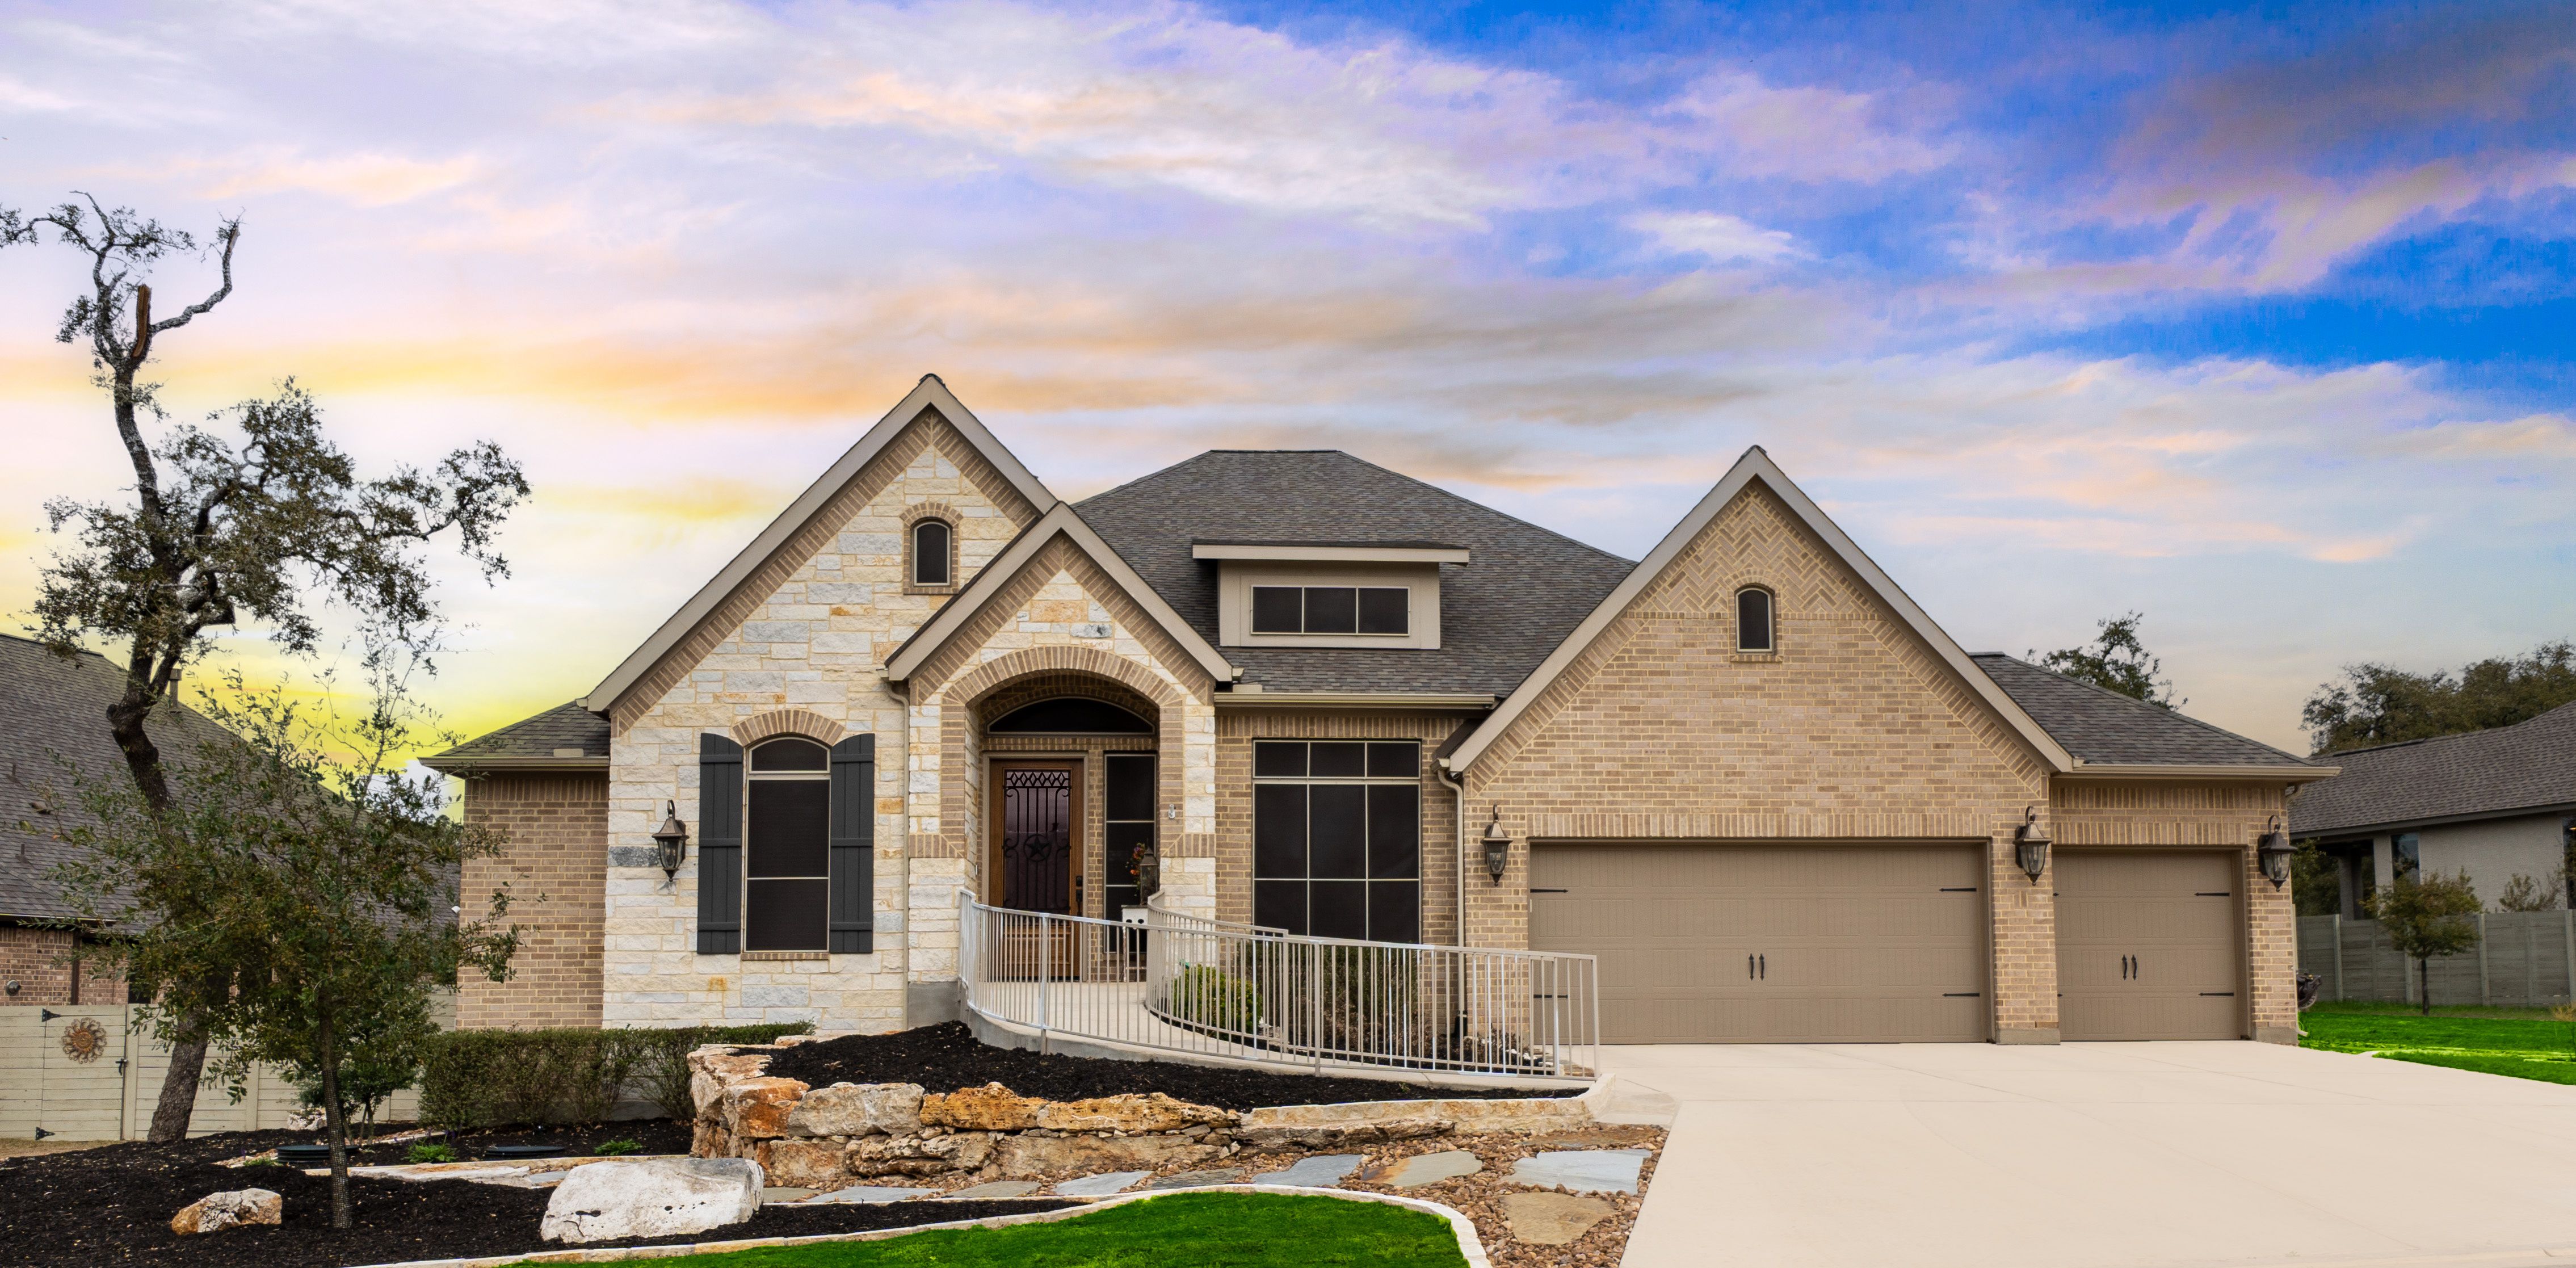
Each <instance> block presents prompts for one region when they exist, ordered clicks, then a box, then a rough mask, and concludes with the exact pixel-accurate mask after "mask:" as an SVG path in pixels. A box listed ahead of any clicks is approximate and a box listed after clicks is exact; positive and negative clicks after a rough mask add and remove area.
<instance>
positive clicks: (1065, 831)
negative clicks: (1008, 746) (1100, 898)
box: [993, 763, 1082, 915]
mask: <svg viewBox="0 0 2576 1268" xmlns="http://www.w3.org/2000/svg"><path fill="white" fill-rule="evenodd" d="M999 773H1000V775H1001V780H1002V799H1001V800H1002V804H1001V807H1000V811H1001V813H1000V815H999V822H998V823H997V824H996V827H997V829H998V830H997V832H996V840H995V842H994V851H993V853H994V859H993V872H994V875H995V877H996V878H997V879H998V880H999V881H1000V886H999V888H1000V891H1001V892H1000V905H1001V906H1004V907H1012V908H1017V909H1018V910H1021V911H1044V912H1052V913H1054V914H1056V915H1077V914H1079V913H1078V911H1077V910H1076V903H1077V899H1078V893H1077V890H1076V888H1075V886H1076V881H1077V878H1079V877H1080V876H1081V875H1082V859H1081V849H1080V845H1079V842H1078V841H1077V840H1076V837H1075V829H1074V824H1075V822H1076V816H1077V814H1078V813H1079V807H1078V805H1077V804H1076V803H1077V798H1076V796H1075V794H1074V768H1073V767H1072V766H1071V765H1069V764H1061V763H1051V764H1048V765H1044V766H1037V765H1030V766H1004V767H1001V768H1000V772H999Z"/></svg>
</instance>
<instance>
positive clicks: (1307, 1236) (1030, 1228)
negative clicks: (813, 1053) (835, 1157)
mask: <svg viewBox="0 0 2576 1268" xmlns="http://www.w3.org/2000/svg"><path fill="white" fill-rule="evenodd" d="M722 1235H723V1233H722V1230H715V1231H713V1232H710V1233H709V1234H707V1236H708V1237H710V1238H715V1237H720V1236H722ZM651 1262H652V1263H653V1264H654V1265H656V1268H660V1266H661V1265H683V1264H685V1265H692V1266H703V1268H934V1266H935V1268H1155V1266H1160V1265H1175V1264H1188V1265H1206V1266H1208V1268H1339V1266H1341V1265H1350V1266H1352V1268H1358V1266H1359V1265H1385V1266H1386V1268H1464V1266H1465V1264H1466V1262H1467V1257H1466V1255H1465V1254H1464V1253H1463V1252H1461V1251H1460V1250H1459V1249H1458V1237H1457V1234H1456V1233H1454V1232H1452V1231H1451V1229H1450V1227H1449V1221H1447V1220H1445V1219H1442V1218H1441V1217H1439V1216H1437V1215H1433V1214H1431V1213H1430V1212H1428V1211H1416V1210H1410V1209H1407V1208H1405V1207H1400V1206H1389V1205H1387V1204H1385V1203H1381V1202H1348V1201H1343V1200H1342V1199H1339V1198H1320V1197H1306V1196H1300V1195H1293V1194H1284V1193H1181V1194H1175V1195H1173V1196H1171V1197H1167V1198H1155V1199H1153V1200H1151V1201H1146V1202H1130V1203H1127V1204H1124V1205H1121V1206H1114V1207H1111V1208H1109V1209H1108V1210H1105V1211H1102V1212H1100V1213H1099V1214H1097V1215H1085V1216H1080V1217H1077V1218H1074V1219H1067V1220H1058V1221H1056V1222H1054V1223H1048V1224H1018V1225H1013V1226H1012V1227H1009V1228H972V1229H943V1230H939V1231H936V1232H928V1233H914V1234H912V1235H910V1236H906V1237H896V1238H889V1239H887V1240H884V1241H873V1242H816V1243H813V1244H810V1245H805V1246H764V1247H759V1248H756V1249H752V1250H737V1251H727V1252H724V1253H720V1254H712V1255H686V1256H681V1257H678V1258H672V1259H655V1260H652V1261H651Z"/></svg>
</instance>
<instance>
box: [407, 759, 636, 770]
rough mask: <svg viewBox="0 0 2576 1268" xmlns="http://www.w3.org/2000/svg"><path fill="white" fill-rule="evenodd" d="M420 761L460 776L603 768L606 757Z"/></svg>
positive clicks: (606, 766)
mask: <svg viewBox="0 0 2576 1268" xmlns="http://www.w3.org/2000/svg"><path fill="white" fill-rule="evenodd" d="M420 764H421V765H423V766H426V767H428V768H430V769H431V770H434V771H437V772H438V773H439V774H442V775H462V774H465V773H467V772H469V771H478V770H519V771H589V770H597V771H604V770H607V769H608V759H607V758H605V757H447V756H439V757H424V758H422V759H420Z"/></svg>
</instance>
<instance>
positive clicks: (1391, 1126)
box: [1235, 1114, 1458, 1149]
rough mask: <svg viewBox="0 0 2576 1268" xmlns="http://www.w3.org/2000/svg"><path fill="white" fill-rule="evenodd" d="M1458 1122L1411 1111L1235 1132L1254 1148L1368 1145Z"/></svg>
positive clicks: (1432, 1132) (1437, 1132)
mask: <svg viewBox="0 0 2576 1268" xmlns="http://www.w3.org/2000/svg"><path fill="white" fill-rule="evenodd" d="M1457 1126H1458V1122H1457V1120H1456V1119H1452V1118H1442V1117H1439V1116H1437V1115H1430V1114H1412V1115H1406V1116H1403V1117H1399V1118H1376V1119H1367V1120H1363V1121H1360V1122H1353V1123H1303V1124H1282V1125H1274V1126H1266V1127H1245V1128H1242V1129H1241V1130H1239V1131H1237V1132H1236V1133H1235V1135H1236V1137H1237V1138H1238V1139H1240V1140H1242V1141H1243V1143H1244V1144H1245V1145H1247V1146H1250V1147H1251V1148H1254V1149H1331V1148H1335V1147H1337V1146H1349V1145H1371V1144H1376V1143H1378V1142H1380V1141H1387V1140H1419V1139H1421V1138H1422V1137H1425V1136H1446V1135H1448V1134H1449V1133H1450V1131H1451V1130H1453V1129H1455V1128H1456V1127H1457Z"/></svg>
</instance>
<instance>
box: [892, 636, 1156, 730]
mask: <svg viewBox="0 0 2576 1268" xmlns="http://www.w3.org/2000/svg"><path fill="white" fill-rule="evenodd" d="M1049 670H1070V671H1072V672H1074V673H1078V674H1097V675H1099V676H1100V677H1102V678H1108V679H1111V680H1113V681H1116V682H1120V683H1123V684H1125V685H1127V686H1128V687H1130V688H1133V689H1134V690H1136V691H1137V692H1138V693H1140V694H1142V695H1143V696H1144V697H1145V698H1146V699H1148V700H1151V701H1153V702H1154V707H1155V708H1156V709H1159V710H1161V711H1163V712H1165V713H1170V712H1172V711H1173V710H1176V709H1178V708H1180V706H1181V696H1180V693H1179V692H1178V691H1175V690H1174V689H1173V688H1172V685H1171V684H1170V683H1168V682H1165V681H1163V680H1162V679H1160V678H1157V677H1155V676H1154V674H1153V672H1152V671H1150V670H1148V669H1146V668H1145V667H1144V666H1142V665H1139V664H1137V663H1136V662H1134V661H1132V660H1129V659H1127V658H1126V657H1124V656H1114V655H1111V654H1110V653H1108V652H1104V651H1102V650H1100V649H1099V648H1097V647H1079V646H1074V645H1071V644H1064V643H1057V644H1050V645H1048V646H1045V647H1029V648H1023V649H1021V650H1019V651H1016V652H1013V653H1011V654H1010V655H1008V656H1003V657H1000V658H997V659H994V660H988V661H986V662H984V663H983V664H981V665H978V666H976V667H975V668H973V669H971V670H968V671H967V672H965V673H963V674H960V675H958V677H957V680H956V681H954V682H951V683H949V684H948V685H947V686H945V687H942V688H940V689H939V690H938V694H939V696H940V697H941V699H940V703H941V704H942V705H945V706H952V707H953V706H957V705H972V704H975V703H977V702H979V701H981V700H982V699H983V698H984V697H985V696H987V695H989V694H991V693H992V691H993V690H994V689H995V688H997V687H999V686H1001V685H1002V684H1004V683H1006V682H1009V681H1010V680H1012V679H1014V678H1023V677H1026V676H1028V675H1030V674H1037V673H1045V672H1047V671H1049Z"/></svg>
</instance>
